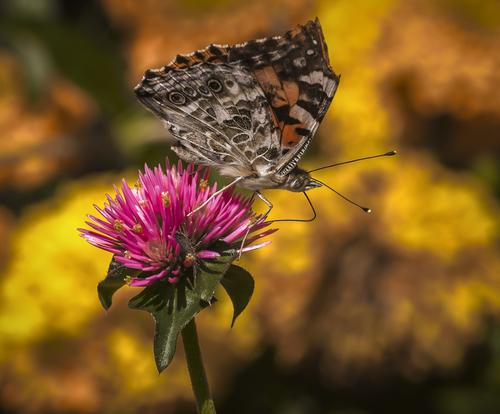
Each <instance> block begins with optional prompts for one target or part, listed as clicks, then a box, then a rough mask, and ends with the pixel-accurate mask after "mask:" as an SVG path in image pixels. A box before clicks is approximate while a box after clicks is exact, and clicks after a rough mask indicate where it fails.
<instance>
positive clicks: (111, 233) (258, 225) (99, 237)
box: [79, 160, 276, 286]
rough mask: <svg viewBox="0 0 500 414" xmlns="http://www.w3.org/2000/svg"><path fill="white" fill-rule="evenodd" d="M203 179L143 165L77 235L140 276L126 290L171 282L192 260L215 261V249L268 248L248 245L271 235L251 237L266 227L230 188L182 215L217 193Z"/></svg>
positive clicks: (187, 171)
mask: <svg viewBox="0 0 500 414" xmlns="http://www.w3.org/2000/svg"><path fill="white" fill-rule="evenodd" d="M208 175H209V171H208V169H204V170H200V169H198V170H195V169H194V167H193V166H192V165H188V167H187V168H183V166H182V164H181V163H180V162H179V164H178V167H177V168H175V166H170V164H169V162H168V160H167V165H166V170H165V171H164V170H163V169H162V168H161V167H160V166H158V167H156V168H154V169H153V170H151V169H150V168H149V167H148V166H145V168H144V172H139V180H138V182H137V184H136V185H135V187H133V188H131V187H130V186H129V185H128V184H127V183H126V181H125V180H123V181H122V185H121V192H120V190H119V189H118V188H117V187H116V186H115V191H116V195H115V198H112V197H111V196H110V195H106V198H107V203H104V208H103V209H101V208H99V207H98V206H94V207H95V208H96V210H97V211H98V212H99V213H100V214H101V216H102V218H98V217H94V216H92V215H89V216H88V218H89V219H90V221H87V222H86V223H87V224H88V225H89V226H90V227H91V228H92V230H89V229H79V231H80V232H81V233H82V234H81V235H82V237H84V238H85V239H86V240H87V241H88V242H89V243H90V244H92V245H94V246H96V247H99V248H101V249H104V250H107V251H109V252H111V253H113V254H114V255H115V256H114V258H115V260H116V261H117V262H119V263H122V264H123V265H124V266H126V267H127V268H130V269H137V270H138V271H140V272H141V273H140V274H139V275H138V276H137V277H133V278H131V279H130V280H129V284H130V285H131V286H148V285H150V284H152V283H153V282H155V281H157V280H160V279H166V280H168V282H170V283H176V282H178V281H179V279H180V278H181V277H182V275H183V274H184V270H186V269H189V268H191V267H192V266H193V265H194V264H195V263H196V262H197V260H201V259H214V258H216V257H219V256H220V253H221V251H220V247H219V246H220V245H223V246H225V250H227V249H235V250H237V251H239V249H240V248H242V251H243V252H245V251H249V250H254V249H258V248H260V247H263V246H265V245H267V244H268V243H270V242H269V241H264V242H260V243H258V244H252V243H254V242H255V241H257V240H259V239H261V238H262V237H264V236H266V235H268V234H271V233H273V232H274V231H276V230H275V229H268V230H266V231H263V232H260V233H257V234H255V233H256V232H258V231H259V230H262V229H263V228H264V227H267V226H268V225H269V223H268V222H264V221H261V216H255V215H254V213H253V212H252V209H251V204H252V202H251V200H249V199H247V198H245V197H243V196H241V195H237V194H235V193H234V191H233V189H228V190H226V191H224V192H223V193H221V194H219V195H217V196H215V197H214V198H213V199H212V200H211V201H210V202H209V203H208V204H207V205H206V206H205V207H203V208H202V209H200V210H198V211H196V212H194V213H193V214H191V215H189V216H188V214H189V213H191V212H192V211H193V210H195V209H196V207H197V206H199V205H200V204H202V203H203V202H204V201H206V200H207V199H208V198H209V197H210V196H211V195H212V194H214V193H215V192H216V191H217V184H216V183H215V184H213V185H212V186H210V185H208V181H207V179H208ZM245 237H246V238H245ZM243 240H245V241H244V244H243V246H242V242H243ZM220 242H224V243H220Z"/></svg>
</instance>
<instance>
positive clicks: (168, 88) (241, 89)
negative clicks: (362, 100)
mask: <svg viewBox="0 0 500 414" xmlns="http://www.w3.org/2000/svg"><path fill="white" fill-rule="evenodd" d="M339 80H340V77H339V76H337V75H336V74H335V73H334V71H333V70H332V68H331V66H330V63H329V59H328V52H327V47H326V44H325V41H324V38H323V34H322V31H321V25H320V24H319V21H318V20H316V21H309V22H307V23H306V24H305V25H301V26H298V27H297V28H295V29H293V30H291V31H289V32H287V33H285V34H284V35H282V36H274V37H268V38H264V39H259V40H252V41H249V42H246V43H242V44H238V45H234V46H228V45H210V46H208V47H206V48H205V49H203V50H199V51H195V52H193V53H190V54H188V55H178V56H177V57H176V58H175V59H174V60H173V61H172V62H171V63H170V64H168V65H167V66H164V67H163V68H161V69H156V70H149V71H147V72H146V74H145V75H144V78H143V79H142V81H141V82H140V83H139V85H137V87H136V88H135V93H136V95H137V97H138V98H139V100H140V101H141V102H142V103H143V104H144V105H145V106H146V107H147V108H149V109H150V110H151V111H152V112H153V113H155V114H156V115H157V116H158V117H160V118H161V119H162V120H163V121H165V123H166V124H167V126H168V128H169V130H170V132H171V133H172V135H173V136H174V137H175V138H176V139H177V144H176V145H175V146H174V147H173V149H174V150H175V151H176V152H177V154H178V155H179V156H180V157H181V158H183V159H184V160H186V161H190V162H194V163H199V164H205V165H207V164H208V165H213V166H216V167H218V168H219V169H220V170H221V172H222V173H225V174H226V175H232V176H244V174H247V175H255V174H257V175H259V176H265V175H277V176H285V175H287V174H288V173H289V172H290V171H291V170H292V169H293V168H295V166H296V165H297V163H298V162H299V160H300V158H301V157H302V155H303V154H304V152H305V151H306V149H307V147H308V145H309V144H310V142H311V140H312V138H313V136H314V134H315V132H316V130H317V129H318V126H319V124H320V122H321V120H322V119H323V117H324V115H325V113H326V111H327V109H328V107H329V105H330V103H331V101H332V99H333V96H334V94H335V91H336V89H337V86H338V83H339Z"/></svg>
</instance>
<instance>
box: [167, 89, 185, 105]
mask: <svg viewBox="0 0 500 414" xmlns="http://www.w3.org/2000/svg"><path fill="white" fill-rule="evenodd" d="M168 100H169V101H170V102H172V103H173V104H174V105H183V104H185V103H186V98H185V97H184V95H183V94H182V93H179V92H170V93H169V95H168Z"/></svg>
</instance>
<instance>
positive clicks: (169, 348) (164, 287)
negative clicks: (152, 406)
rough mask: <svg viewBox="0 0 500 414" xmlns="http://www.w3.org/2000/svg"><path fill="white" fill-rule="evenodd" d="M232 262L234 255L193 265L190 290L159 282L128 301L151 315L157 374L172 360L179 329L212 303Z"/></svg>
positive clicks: (133, 306) (182, 285)
mask: <svg viewBox="0 0 500 414" xmlns="http://www.w3.org/2000/svg"><path fill="white" fill-rule="evenodd" d="M234 259H235V256H234V255H223V256H221V257H219V258H218V259H217V260H210V261H209V260H206V261H203V262H202V263H200V264H199V266H198V265H197V266H196V267H195V268H194V271H195V276H194V287H193V288H192V289H191V288H188V287H186V286H185V285H184V284H182V283H179V284H175V285H173V284H171V283H168V282H167V281H163V280H162V281H158V282H156V283H154V284H153V285H151V286H148V287H146V288H145V289H144V290H143V291H142V292H141V293H139V294H138V295H137V296H134V297H133V298H132V299H130V301H129V307H130V308H132V309H139V310H144V311H146V312H149V313H151V314H152V316H153V319H154V321H155V337H154V355H155V362H156V367H157V368H158V371H159V372H162V371H163V370H164V369H165V368H166V367H167V366H168V365H169V364H170V362H171V361H172V359H173V357H174V354H175V349H176V345H177V337H178V336H179V333H180V332H181V331H182V329H183V328H184V327H185V326H186V325H187V324H188V323H189V321H190V320H191V319H192V318H194V317H195V316H196V315H197V314H198V313H199V312H200V311H201V310H203V309H204V308H206V307H207V306H208V305H209V304H211V303H213V302H214V300H215V298H214V293H215V289H216V288H217V286H218V284H219V283H220V281H221V279H222V277H223V276H224V273H225V272H226V271H227V269H228V268H229V266H230V265H231V262H232V261H233V260H234Z"/></svg>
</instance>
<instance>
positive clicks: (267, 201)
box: [255, 190, 274, 220]
mask: <svg viewBox="0 0 500 414" xmlns="http://www.w3.org/2000/svg"><path fill="white" fill-rule="evenodd" d="M255 194H257V197H259V198H260V199H261V200H262V202H263V203H264V204H265V205H266V206H267V211H266V212H265V213H264V214H263V216H262V220H265V219H266V218H267V216H268V215H269V213H270V212H271V210H272V209H273V207H274V206H273V203H271V202H270V201H269V200H268V199H267V198H266V197H265V196H264V194H262V193H261V192H260V191H259V190H257V191H256V192H255Z"/></svg>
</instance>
